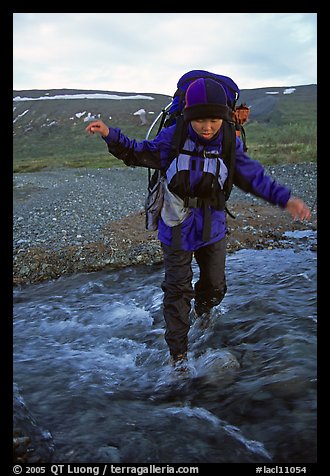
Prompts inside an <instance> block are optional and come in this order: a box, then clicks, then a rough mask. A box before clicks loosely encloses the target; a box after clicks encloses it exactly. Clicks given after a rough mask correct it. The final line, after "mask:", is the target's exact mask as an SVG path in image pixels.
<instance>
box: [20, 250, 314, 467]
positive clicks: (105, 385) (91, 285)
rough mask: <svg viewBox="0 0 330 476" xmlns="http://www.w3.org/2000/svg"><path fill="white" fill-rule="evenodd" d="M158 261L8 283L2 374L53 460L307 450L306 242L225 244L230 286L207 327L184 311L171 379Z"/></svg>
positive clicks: (309, 298) (309, 257)
mask: <svg viewBox="0 0 330 476" xmlns="http://www.w3.org/2000/svg"><path fill="white" fill-rule="evenodd" d="M195 271H196V273H197V270H195ZM162 274H163V268H162V266H155V267H135V268H129V269H124V270H121V271H116V272H113V271H111V272H106V271H103V272H97V273H89V274H79V275H74V276H71V277H66V278H60V279H58V280H57V281H53V282H47V283H42V284H38V285H30V286H26V287H22V288H17V289H15V291H14V344H15V345H14V379H15V381H16V383H17V385H18V387H19V390H20V392H21V394H22V396H23V397H24V400H25V402H26V405H27V407H28V408H29V409H30V411H31V412H32V413H33V415H34V417H35V419H36V421H37V422H38V424H40V426H41V427H42V428H44V429H46V430H48V431H49V432H50V433H51V434H52V437H53V440H54V445H55V454H54V457H53V462H67V463H68V462H89V463H91V462H113V463H115V462H117V463H148V462H153V463H156V462H158V463H194V462H195V463H205V462H211V463H212V462H213V463H232V462H281V463H285V462H287V463H291V464H293V463H295V462H297V463H308V462H315V461H316V254H315V253H313V252H311V251H309V250H307V249H306V247H305V249H303V248H297V249H290V250H288V249H287V250H272V251H269V250H262V251H260V250H259V251H253V250H242V251H240V252H237V253H235V254H233V255H229V256H228V258H227V280H228V293H227V295H226V297H225V299H224V301H223V302H222V303H221V305H220V306H219V307H218V308H216V309H214V312H213V316H212V321H211V325H210V327H209V328H207V329H206V330H204V329H201V328H200V327H199V323H198V321H196V322H194V323H193V325H192V327H191V330H190V334H189V342H190V347H189V370H190V372H189V376H187V377H183V378H180V377H177V376H176V375H173V371H172V369H171V367H170V366H169V364H168V349H167V346H166V343H165V341H164V322H163V317H162V291H161V289H160V283H161V281H162V279H163V275H162ZM195 279H197V276H195Z"/></svg>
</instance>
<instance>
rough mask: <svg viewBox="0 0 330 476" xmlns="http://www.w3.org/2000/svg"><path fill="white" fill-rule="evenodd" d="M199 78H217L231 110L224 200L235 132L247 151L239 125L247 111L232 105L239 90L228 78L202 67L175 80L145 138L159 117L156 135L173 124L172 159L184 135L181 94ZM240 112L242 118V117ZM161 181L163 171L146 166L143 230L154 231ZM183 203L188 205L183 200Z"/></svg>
mask: <svg viewBox="0 0 330 476" xmlns="http://www.w3.org/2000/svg"><path fill="white" fill-rule="evenodd" d="M199 78H211V79H213V80H215V81H218V82H219V83H220V84H221V85H222V87H223V88H224V90H225V92H226V95H227V105H228V107H229V108H230V109H231V110H232V111H233V121H232V122H229V121H224V123H223V131H224V140H223V159H224V162H225V164H226V166H227V169H228V177H227V180H226V183H225V186H226V187H225V190H224V192H225V200H226V201H227V200H228V198H229V195H230V192H231V188H232V179H233V172H234V161H235V146H234V147H231V144H232V143H233V144H235V134H236V135H237V136H240V137H241V139H242V140H243V146H244V150H247V147H246V143H245V131H244V129H243V124H244V122H246V120H247V118H248V114H249V108H248V107H247V106H246V105H241V106H239V107H238V108H236V103H237V100H238V98H239V94H240V90H239V88H238V86H237V85H236V83H234V81H233V80H232V79H231V78H229V77H227V76H222V75H218V74H214V73H210V72H208V71H204V70H193V71H189V72H188V73H186V74H184V75H183V76H182V77H181V78H180V79H179V81H178V83H177V90H176V92H175V93H174V96H173V100H172V101H171V103H170V104H168V105H167V106H166V107H165V108H164V109H163V110H162V111H161V113H160V114H159V115H158V117H157V118H156V119H155V121H154V122H153V123H152V125H151V126H150V128H149V130H148V132H147V135H146V139H148V138H149V136H150V133H151V131H152V129H153V128H154V126H155V125H156V123H157V122H158V121H159V120H160V123H159V127H158V131H157V134H159V132H160V131H161V129H162V128H163V127H169V126H171V125H173V124H176V129H175V133H174V138H173V143H172V155H173V158H174V157H177V156H178V155H179V153H180V151H181V150H182V147H183V145H184V143H185V140H186V137H187V128H186V124H185V123H184V120H183V115H182V111H183V109H184V106H185V93H186V90H187V88H188V86H189V84H190V83H191V82H193V81H195V80H196V79H199ZM243 111H244V112H243ZM244 114H245V119H244V118H243V115H244ZM216 179H217V177H216ZM163 181H164V171H160V170H152V169H148V190H147V195H146V199H145V216H146V229H147V230H156V229H157V228H158V218H159V215H160V211H161V209H162V206H163V198H164V195H163ZM186 204H188V202H187V201H186ZM188 206H191V204H188ZM205 209H206V208H205ZM227 211H228V210H227Z"/></svg>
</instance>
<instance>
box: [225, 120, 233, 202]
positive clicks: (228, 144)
mask: <svg viewBox="0 0 330 476" xmlns="http://www.w3.org/2000/svg"><path fill="white" fill-rule="evenodd" d="M222 127H223V141H222V147H223V161H224V163H225V165H226V167H227V169H228V177H227V180H226V182H225V185H224V192H225V199H226V201H227V200H228V199H229V196H230V193H231V191H232V188H233V179H234V172H235V162H236V131H235V125H234V123H232V122H228V121H223V124H222Z"/></svg>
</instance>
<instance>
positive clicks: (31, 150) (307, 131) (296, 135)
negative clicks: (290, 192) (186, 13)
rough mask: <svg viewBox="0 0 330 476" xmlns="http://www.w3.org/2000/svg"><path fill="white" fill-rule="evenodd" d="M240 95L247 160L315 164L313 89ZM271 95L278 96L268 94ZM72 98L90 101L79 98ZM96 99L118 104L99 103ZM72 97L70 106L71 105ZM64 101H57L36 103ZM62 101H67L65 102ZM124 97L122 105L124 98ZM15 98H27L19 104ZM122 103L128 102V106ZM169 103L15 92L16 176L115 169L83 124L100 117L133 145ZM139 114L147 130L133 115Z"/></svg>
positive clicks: (142, 96) (159, 98) (140, 96)
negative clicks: (246, 115)
mask: <svg viewBox="0 0 330 476" xmlns="http://www.w3.org/2000/svg"><path fill="white" fill-rule="evenodd" d="M286 91H288V89H287V88H283V87H280V88H275V87H274V88H259V89H251V90H242V92H241V96H240V99H239V101H238V104H240V103H241V102H245V103H246V104H247V105H248V106H250V107H251V113H250V118H249V121H248V123H247V124H246V126H245V129H246V135H247V142H248V147H249V150H248V153H249V154H250V155H251V157H253V158H255V159H257V160H260V161H261V162H263V163H268V164H269V163H281V162H285V163H287V162H292V163H294V162H302V161H303V162H312V161H316V104H317V101H316V91H317V88H316V85H308V86H296V87H295V89H294V91H292V92H291V93H290V94H286ZM270 93H276V94H270ZM78 94H85V95H86V94H88V95H94V96H93V98H88V99H87V98H79V99H78V98H77V95H78ZM95 94H101V95H104V94H106V95H115V96H120V97H122V98H121V99H109V98H97V97H95ZM69 95H74V97H75V99H69V97H70V96H69ZM54 96H62V97H63V98H61V99H37V98H46V97H54ZM64 97H65V98H64ZM123 97H124V98H123ZM18 98H21V99H22V98H30V99H24V100H18ZM126 98H127V99H126ZM170 101H171V98H170V97H168V96H165V95H160V94H153V93H127V92H125V93H122V92H110V91H96V90H93V91H88V90H70V89H61V90H26V91H14V92H13V150H14V157H13V169H14V172H26V171H38V170H42V169H52V168H63V167H111V166H113V165H114V164H115V166H116V167H118V166H121V162H120V161H118V160H117V159H115V158H114V157H112V156H111V155H110V154H109V153H108V151H107V148H106V145H105V143H104V141H103V140H102V139H101V138H100V137H99V136H90V135H87V134H86V133H85V127H86V125H87V122H84V121H85V120H86V118H87V116H94V117H96V118H98V117H100V118H101V119H102V120H103V121H104V122H105V123H107V124H108V125H109V126H113V127H119V128H121V130H122V131H123V132H124V133H125V134H127V135H128V136H129V137H131V138H135V139H137V140H142V139H144V138H145V136H146V133H147V131H148V129H149V127H150V124H151V123H152V122H153V121H154V119H155V118H156V117H157V115H158V113H159V112H160V111H161V110H162V108H163V107H164V106H166V105H167V104H168V103H169V102H170ZM141 109H144V110H145V113H146V114H145V124H143V123H142V120H141V118H140V116H139V115H134V113H136V112H138V111H139V110H141Z"/></svg>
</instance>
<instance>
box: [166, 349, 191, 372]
mask: <svg viewBox="0 0 330 476" xmlns="http://www.w3.org/2000/svg"><path fill="white" fill-rule="evenodd" d="M170 361H171V364H172V367H173V368H174V370H175V371H176V372H182V373H185V372H187V371H188V366H187V361H188V358H187V354H186V353H183V354H178V355H171V357H170Z"/></svg>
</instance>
